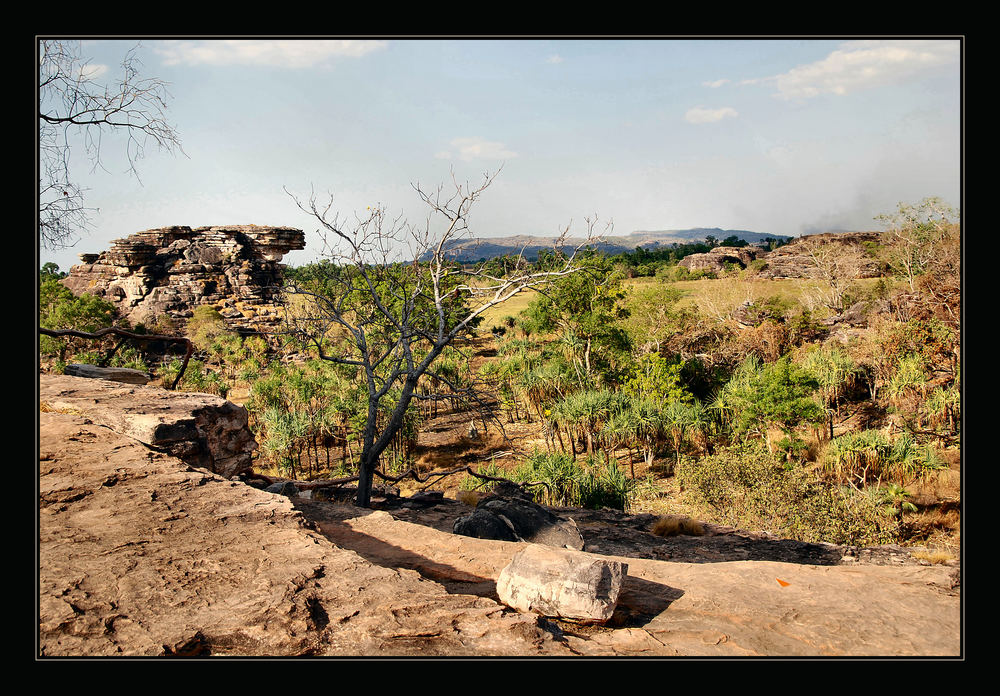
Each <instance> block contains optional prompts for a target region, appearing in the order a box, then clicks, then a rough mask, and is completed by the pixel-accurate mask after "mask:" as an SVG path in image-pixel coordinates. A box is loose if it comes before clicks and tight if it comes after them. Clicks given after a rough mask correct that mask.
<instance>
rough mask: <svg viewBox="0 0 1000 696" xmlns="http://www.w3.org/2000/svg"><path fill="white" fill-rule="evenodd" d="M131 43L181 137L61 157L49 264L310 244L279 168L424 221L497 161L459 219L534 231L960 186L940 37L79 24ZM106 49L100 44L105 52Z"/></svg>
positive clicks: (796, 221)
mask: <svg viewBox="0 0 1000 696" xmlns="http://www.w3.org/2000/svg"><path fill="white" fill-rule="evenodd" d="M136 44H139V48H138V51H137V55H138V56H139V57H140V59H141V60H142V63H143V70H142V74H143V76H147V77H157V78H160V79H162V80H165V81H166V82H168V83H169V84H170V87H169V90H170V94H171V99H170V101H169V103H168V112H167V114H168V119H169V121H170V122H171V123H172V124H173V125H174V126H175V128H176V130H177V132H178V134H179V135H180V139H181V142H182V145H183V149H184V153H185V154H183V155H182V154H176V155H171V154H168V153H161V152H158V151H156V150H155V149H151V150H148V151H147V153H146V157H145V158H144V159H143V160H142V161H141V162H140V163H139V174H140V176H141V183H140V181H137V180H136V179H135V178H133V177H130V176H129V175H128V174H127V173H125V169H126V162H125V159H124V155H123V150H122V144H121V141H120V140H118V139H116V138H114V137H107V136H106V137H105V139H104V141H103V142H102V158H103V160H104V165H105V167H106V169H107V171H101V170H98V171H96V172H91V168H90V165H89V162H88V161H87V159H86V158H85V157H84V156H83V154H82V151H81V152H79V154H74V159H73V161H72V165H73V169H74V173H75V176H76V179H77V180H78V182H79V183H80V184H81V185H82V186H83V187H84V188H86V189H88V190H87V194H86V203H87V205H88V206H91V207H96V208H98V209H99V212H97V213H95V214H94V215H93V216H92V221H93V230H92V231H91V232H90V233H89V234H87V235H86V236H84V237H83V238H82V239H81V240H80V241H79V242H78V243H77V244H76V246H75V247H73V248H70V249H66V250H63V251H60V252H50V251H46V250H40V252H39V254H40V261H41V262H42V263H44V262H46V261H54V262H56V263H58V264H59V266H60V268H62V269H63V270H68V269H69V267H70V266H72V265H74V264H75V263H78V260H77V254H79V253H81V252H95V253H96V252H99V251H103V250H105V249H107V248H108V246H109V244H110V241H111V240H112V239H117V238H120V237H124V236H127V235H129V234H132V233H135V232H138V231H140V230H145V229H151V228H155V227H163V226H168V225H189V226H191V227H197V226H204V225H220V224H248V223H253V224H260V225H268V224H271V225H289V226H293V227H299V228H302V229H304V230H306V235H307V237H306V238H307V248H306V250H304V251H296V252H292V253H290V254H289V255H287V256H286V257H285V262H287V263H291V264H295V265H299V264H302V263H306V262H308V261H311V260H314V259H315V258H317V257H318V255H319V252H320V251H321V250H320V244H319V241H318V237H316V236H315V235H314V231H315V230H316V228H317V224H316V223H315V221H313V220H312V219H311V218H309V217H308V216H306V215H305V214H303V213H302V212H301V211H299V209H298V208H297V207H296V205H295V203H294V201H293V200H292V198H291V197H290V196H289V195H288V194H287V193H286V192H285V189H287V190H288V191H290V192H292V193H294V194H296V195H298V196H300V197H308V195H309V192H310V190H311V189H313V188H315V190H316V191H317V192H319V193H322V194H326V193H332V194H333V197H334V201H335V205H334V209H335V210H337V211H340V212H341V213H343V214H344V215H345V216H348V217H350V216H351V215H352V214H353V212H354V211H359V210H360V211H363V210H365V209H366V208H367V207H368V206H373V205H376V204H380V203H381V204H384V205H386V206H387V207H388V209H389V211H390V212H393V213H396V212H399V213H401V214H403V215H405V216H406V217H407V218H408V219H409V220H410V221H411V222H414V223H418V224H423V222H424V220H425V219H426V217H427V212H428V209H427V208H426V206H425V204H423V203H422V202H421V201H420V200H419V199H418V198H417V196H416V194H415V193H414V191H413V189H412V184H414V183H419V184H420V185H421V186H422V187H425V188H434V187H436V186H438V185H439V184H445V185H450V184H449V182H450V181H451V176H452V175H451V172H452V170H453V171H454V173H455V176H456V178H458V179H459V180H460V181H466V180H468V181H473V182H478V181H479V180H480V179H481V176H482V174H483V173H484V172H486V171H491V172H492V171H495V170H496V169H497V168H499V167H500V166H501V164H502V165H503V171H502V172H501V174H500V176H499V177H498V178H497V180H496V181H495V183H494V184H493V185H492V186H491V187H490V189H489V190H488V191H487V193H486V194H485V195H484V197H483V198H482V199H481V201H480V202H479V203H478V204H477V207H476V208H475V210H474V213H473V217H472V218H471V221H470V225H471V228H472V231H473V233H474V234H476V235H477V236H487V237H488V236H498V235H509V234H534V235H544V236H552V235H555V234H556V233H557V232H558V231H559V230H560V229H562V228H564V227H565V226H567V225H569V224H570V223H572V225H573V229H574V230H577V231H581V232H582V229H583V228H582V223H583V218H584V217H585V216H594V215H597V216H598V217H599V218H600V219H601V220H613V221H614V233H615V234H628V233H631V232H634V231H637V230H658V229H683V228H690V227H721V228H726V229H746V230H752V231H756V232H763V233H769V234H783V235H799V234H802V233H808V232H818V231H824V230H827V229H877V227H878V226H877V223H876V222H875V221H874V220H873V218H874V217H875V216H876V215H878V214H880V213H888V212H892V211H893V210H895V208H896V205H897V204H898V203H899V202H907V203H916V202H919V201H920V200H921V199H923V198H925V197H928V196H940V197H942V198H944V199H945V200H946V201H947V202H948V203H950V204H952V205H953V206H956V207H957V206H959V205H960V203H961V200H960V194H961V191H962V188H961V174H962V170H961V139H960V138H961V126H962V123H961V100H962V89H961V62H960V61H961V55H960V50H961V45H960V42H959V41H958V40H954V39H952V40H916V39H896V40H871V39H822V40H820V39H777V40H763V39H743V40H736V39H718V40H691V39H677V40H609V39H596V40H552V39H528V40H458V39H448V40H425V39H413V40H405V39H402V40H401V39H387V40H369V41H360V40H326V41H315V40H304V39H295V38H290V39H281V40H223V39H212V40H201V39H176V40H152V39H144V40H142V41H138V40H136V39H113V40H85V41H84V42H83V54H84V55H85V56H86V57H88V58H89V59H90V61H91V66H92V69H93V70H95V71H98V72H100V73H101V74H100V77H101V78H102V79H108V80H111V79H113V78H114V76H115V68H116V66H117V65H119V64H120V62H121V59H122V58H123V56H124V55H125V53H126V52H127V51H128V50H129V49H130V48H132V47H134V46H135V45H136ZM105 66H106V67H105Z"/></svg>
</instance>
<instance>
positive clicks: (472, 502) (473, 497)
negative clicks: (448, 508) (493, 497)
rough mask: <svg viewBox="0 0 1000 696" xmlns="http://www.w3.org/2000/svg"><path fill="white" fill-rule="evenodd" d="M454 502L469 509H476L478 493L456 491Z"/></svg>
mask: <svg viewBox="0 0 1000 696" xmlns="http://www.w3.org/2000/svg"><path fill="white" fill-rule="evenodd" d="M455 500H457V501H458V502H460V503H464V504H465V505H468V506H469V507H476V506H477V505H478V504H479V493H477V492H476V491H458V493H456V494H455Z"/></svg>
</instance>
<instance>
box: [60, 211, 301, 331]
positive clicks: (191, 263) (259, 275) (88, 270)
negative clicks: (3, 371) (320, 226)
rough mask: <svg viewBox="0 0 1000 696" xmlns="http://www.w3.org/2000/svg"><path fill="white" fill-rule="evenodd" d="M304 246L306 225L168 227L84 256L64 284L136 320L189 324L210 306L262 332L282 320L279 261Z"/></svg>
mask: <svg viewBox="0 0 1000 696" xmlns="http://www.w3.org/2000/svg"><path fill="white" fill-rule="evenodd" d="M304 248H305V235H304V234H303V232H302V230H298V229H294V228H291V227H261V226H257V225H222V226H215V227H198V228H194V229H192V228H190V227H162V228H159V229H152V230H146V231H144V232H139V233H137V234H133V235H130V236H129V237H127V238H125V239H116V240H114V241H113V242H112V246H111V248H110V249H108V250H107V251H104V252H102V253H100V254H80V259H81V261H82V263H81V264H80V265H77V266H73V267H72V268H71V269H70V273H69V276H68V277H66V278H65V279H64V280H63V281H62V282H63V283H64V284H65V285H66V287H68V288H69V289H70V290H72V291H73V292H74V293H76V294H81V293H84V292H86V293H90V294H92V295H96V296H98V297H101V298H103V299H105V300H108V301H109V302H112V303H114V304H115V305H116V306H117V308H118V310H119V312H120V313H121V315H122V316H124V317H126V318H127V319H128V320H129V321H131V322H132V323H133V324H135V323H147V324H148V323H151V322H153V321H155V320H156V319H157V318H159V317H163V316H167V317H170V318H171V319H173V320H177V321H180V322H183V321H184V320H186V319H187V318H188V317H190V316H191V315H192V312H193V309H194V308H195V307H197V306H198V305H206V304H207V305H213V306H215V307H216V308H217V309H219V311H220V312H221V313H222V315H223V316H224V317H225V318H226V320H227V321H228V322H229V323H230V325H232V326H233V327H234V328H242V329H246V330H250V331H254V330H260V329H262V328H267V327H268V326H270V325H273V324H275V323H276V322H277V321H278V313H277V307H276V305H275V300H276V299H277V294H278V291H279V288H280V286H281V276H282V270H283V268H284V266H282V265H281V264H280V263H279V262H280V261H281V259H282V257H283V256H284V255H285V254H287V253H288V252H289V251H292V250H296V249H304Z"/></svg>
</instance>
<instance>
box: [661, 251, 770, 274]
mask: <svg viewBox="0 0 1000 696" xmlns="http://www.w3.org/2000/svg"><path fill="white" fill-rule="evenodd" d="M763 253H764V252H763V251H761V249H759V248H757V247H754V246H745V247H730V246H718V247H715V248H713V249H712V250H711V251H709V252H706V253H704V254H691V255H689V256H685V257H684V258H683V259H681V260H680V261H679V262H678V265H679V266H683V267H684V268H686V269H688V270H689V271H713V272H719V271H722V270H723V269H724V268H725V265H726V264H735V265H736V266H739V267H740V268H746V267H747V266H749V265H750V262H751V261H753V260H754V259H756V258H758V257H759V256H760V255H761V254H763Z"/></svg>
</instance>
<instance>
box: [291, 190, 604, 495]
mask: <svg viewBox="0 0 1000 696" xmlns="http://www.w3.org/2000/svg"><path fill="white" fill-rule="evenodd" d="M495 176H496V174H489V173H487V174H485V175H484V178H483V181H482V183H480V184H479V185H478V186H477V187H474V188H473V187H471V186H469V185H468V184H459V183H458V182H457V181H455V180H454V177H453V184H454V191H453V192H452V193H450V194H448V195H446V194H445V193H444V191H443V188H442V187H439V188H438V189H437V190H436V191H433V192H427V191H424V190H423V189H421V188H420V186H419V184H415V185H414V187H413V188H414V189H415V191H416V193H417V195H418V196H419V197H420V199H421V200H422V201H423V202H424V203H425V204H426V205H427V206H428V207H429V209H430V213H429V214H428V217H427V221H426V224H425V225H424V227H422V228H420V227H415V226H412V225H410V224H409V223H407V222H406V221H405V220H403V219H402V218H401V217H396V218H392V217H390V216H389V215H388V213H387V211H386V209H385V208H384V207H376V208H369V209H368V210H367V211H366V212H365V213H364V215H355V217H354V220H353V222H351V223H350V224H349V225H348V224H345V222H343V221H341V220H340V219H339V216H335V215H332V214H331V208H332V206H333V200H332V197H331V198H330V200H329V201H328V202H326V203H325V205H321V204H320V203H319V202H318V201H317V198H316V195H315V193H313V194H312V195H311V196H310V198H309V200H308V201H307V202H302V201H300V200H299V199H297V198H295V197H294V196H292V197H293V199H294V200H295V202H296V204H297V205H298V206H299V208H300V209H301V210H302V211H304V212H306V213H308V214H309V215H311V216H312V217H313V218H315V220H316V221H318V222H319V224H320V230H319V232H320V234H321V236H322V237H323V242H324V256H325V257H326V258H327V259H328V260H330V261H331V262H332V264H331V273H330V277H329V278H327V279H325V281H326V287H325V288H324V289H322V290H318V289H308V288H305V287H292V288H290V289H289V297H290V298H295V297H296V296H297V298H298V300H299V302H297V303H295V304H297V305H298V306H297V307H294V306H292V304H293V303H291V302H290V303H289V306H288V311H287V313H286V314H287V317H288V329H289V331H291V333H293V334H294V335H296V336H297V337H299V338H300V339H302V340H303V341H304V342H305V343H306V344H307V345H309V346H310V347H311V348H312V349H314V350H315V351H316V353H317V354H318V356H319V357H320V358H322V359H323V360H328V361H330V362H334V363H339V364H341V365H349V366H352V367H354V368H355V369H356V370H357V371H358V374H359V376H360V378H361V379H362V380H363V382H364V384H365V387H366V389H367V396H368V404H367V416H366V420H365V426H364V431H363V433H362V434H361V443H362V451H361V456H360V458H359V462H358V465H359V472H358V493H357V500H356V502H357V504H358V505H359V506H361V507H368V506H369V505H370V500H371V487H372V480H373V477H374V475H375V472H376V468H377V465H378V460H379V456H380V455H381V454H382V452H383V451H384V450H385V449H386V447H387V446H388V445H389V444H390V442H391V441H392V439H393V437H394V436H395V434H396V433H397V431H398V430H399V429H400V428H401V427H402V425H403V417H404V415H405V413H406V409H407V408H408V407H409V405H410V403H411V401H412V400H413V399H414V398H417V396H418V392H417V385H418V382H419V381H420V379H421V377H423V376H424V375H425V374H426V375H431V374H433V369H432V366H433V364H434V361H435V360H436V359H437V358H438V357H439V356H440V355H441V353H442V351H444V349H445V348H446V347H447V346H448V345H450V344H451V343H452V341H454V340H455V338H456V337H458V336H460V335H462V334H463V333H464V332H467V331H469V330H471V329H472V328H473V327H474V326H475V323H476V320H477V317H480V316H481V315H482V313H483V312H485V311H486V310H488V309H490V308H491V307H494V306H496V305H498V304H501V303H502V302H505V301H507V300H509V299H510V298H512V297H514V296H515V295H517V294H518V293H520V292H524V291H527V290H532V289H536V288H539V287H542V286H544V285H546V284H547V283H550V282H552V281H554V280H555V279H557V278H560V277H564V276H566V275H568V274H570V273H574V272H576V271H577V270H578V265H577V263H576V257H577V252H578V251H579V250H580V249H582V248H583V247H585V246H587V245H590V244H592V243H594V242H595V241H596V240H597V239H598V238H597V237H596V236H595V235H594V230H595V226H596V219H594V220H590V219H588V220H587V229H586V235H585V237H584V238H583V239H582V240H577V241H576V242H575V243H574V244H570V243H569V242H568V240H567V237H568V233H569V227H567V228H566V229H564V230H562V231H561V234H560V235H559V237H558V240H557V242H556V247H557V249H558V250H559V256H558V259H559V262H558V264H550V265H549V266H548V267H546V268H544V269H540V268H536V267H535V266H533V265H532V264H530V263H528V262H527V261H526V260H525V259H524V258H523V251H522V256H521V257H519V258H518V262H517V263H516V264H513V268H510V269H508V270H507V272H505V273H497V272H491V271H490V270H488V269H487V268H484V267H482V266H477V267H473V268H466V267H463V266H462V265H461V264H458V263H455V262H454V261H452V260H451V259H449V257H448V250H449V248H450V247H449V244H451V243H453V242H454V241H456V240H459V239H463V238H468V236H469V235H470V231H469V227H468V216H469V212H470V210H471V209H472V207H473V206H474V204H475V203H476V201H477V200H478V199H479V198H480V196H481V195H482V194H483V192H484V191H485V190H486V189H487V188H488V187H489V186H490V184H491V183H492V182H493V180H494V178H495ZM289 195H291V194H289ZM435 223H439V224H440V225H441V227H442V228H443V229H441V231H435V230H432V225H434V224H435ZM302 300H305V301H302ZM383 405H386V407H387V408H385V409H383ZM380 411H388V412H389V416H388V417H387V418H381V419H380V418H379V412H380Z"/></svg>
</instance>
